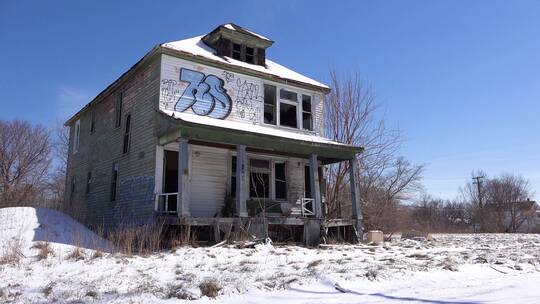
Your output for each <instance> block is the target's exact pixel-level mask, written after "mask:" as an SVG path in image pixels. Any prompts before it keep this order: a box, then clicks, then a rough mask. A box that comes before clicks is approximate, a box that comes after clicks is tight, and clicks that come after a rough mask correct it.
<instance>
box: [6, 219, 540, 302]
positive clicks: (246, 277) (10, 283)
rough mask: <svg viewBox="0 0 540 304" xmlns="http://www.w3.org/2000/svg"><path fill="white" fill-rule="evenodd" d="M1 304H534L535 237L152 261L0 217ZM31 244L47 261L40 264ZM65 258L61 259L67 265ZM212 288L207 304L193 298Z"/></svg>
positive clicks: (226, 251) (261, 249) (78, 233)
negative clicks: (8, 258) (5, 257)
mask: <svg viewBox="0 0 540 304" xmlns="http://www.w3.org/2000/svg"><path fill="white" fill-rule="evenodd" d="M14 240H20V243H21V253H22V257H21V259H20V261H18V263H0V303H50V302H56V303H176V302H179V301H180V302H181V301H187V300H185V299H192V301H189V302H193V303H276V302H279V303H540V235H533V234H529V235H525V234H514V235H510V234H485V235H482V234H476V235H472V234H462V235H458V234H454V235H452V234H441V235H435V240H434V241H430V242H420V241H411V240H399V239H396V240H394V241H392V242H389V243H384V244H383V245H381V246H369V245H333V246H329V247H325V248H316V249H308V248H303V247H297V246H272V245H258V246H257V247H256V248H251V249H237V248H234V247H221V248H208V247H206V248H190V247H182V248H179V249H176V250H174V251H170V252H164V253H159V254H154V255H150V256H145V257H141V256H126V255H121V254H108V253H104V254H103V255H102V256H100V255H98V254H95V252H96V251H94V250H92V249H84V250H83V251H82V255H79V256H78V257H76V258H74V257H73V256H72V252H73V250H74V248H76V246H74V245H75V244H77V245H79V246H81V247H85V248H106V246H107V244H106V242H105V241H104V240H101V239H99V238H98V237H96V236H95V235H93V234H92V233H91V232H90V231H88V230H86V229H85V228H84V227H83V226H81V225H80V224H78V223H77V222H75V221H73V220H72V219H70V218H69V217H67V216H65V215H63V214H61V213H58V212H54V211H50V210H46V209H37V210H36V209H33V208H5V209H0V246H1V247H0V249H1V250H0V255H2V254H4V253H5V251H6V249H7V248H9V247H10V246H12V244H13V242H14ZM38 241H41V242H43V241H48V242H50V244H51V249H52V253H51V254H50V255H49V256H48V257H47V258H46V259H41V260H39V253H40V250H39V249H38V248H32V247H35V245H36V244H38V243H39V242H38ZM70 256H71V257H70ZM205 286H213V287H214V289H215V291H216V292H217V294H218V296H217V298H215V299H211V298H208V297H206V296H203V295H201V288H203V289H204V287H205ZM336 286H337V287H338V289H340V290H341V291H340V290H338V289H336Z"/></svg>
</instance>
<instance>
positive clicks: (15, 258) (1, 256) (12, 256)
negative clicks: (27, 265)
mask: <svg viewBox="0 0 540 304" xmlns="http://www.w3.org/2000/svg"><path fill="white" fill-rule="evenodd" d="M21 258H24V254H23V253H22V241H21V240H20V239H14V240H11V241H10V242H9V243H8V244H7V245H6V246H3V247H2V251H1V252H0V265H6V264H11V265H16V264H19V262H20V261H21Z"/></svg>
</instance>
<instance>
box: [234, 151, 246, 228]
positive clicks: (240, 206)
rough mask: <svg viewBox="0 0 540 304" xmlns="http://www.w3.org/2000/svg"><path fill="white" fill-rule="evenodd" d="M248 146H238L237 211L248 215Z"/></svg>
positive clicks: (239, 213) (242, 215)
mask: <svg viewBox="0 0 540 304" xmlns="http://www.w3.org/2000/svg"><path fill="white" fill-rule="evenodd" d="M246 162H247V158H246V146H245V145H237V146H236V213H237V215H238V216H240V217H248V213H247V207H246V192H247V191H246Z"/></svg>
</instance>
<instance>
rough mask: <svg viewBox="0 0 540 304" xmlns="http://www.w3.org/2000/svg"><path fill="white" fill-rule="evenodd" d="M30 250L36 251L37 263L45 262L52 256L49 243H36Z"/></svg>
mask: <svg viewBox="0 0 540 304" xmlns="http://www.w3.org/2000/svg"><path fill="white" fill-rule="evenodd" d="M32 248H35V249H38V250H39V252H38V255H37V259H38V261H41V260H46V259H47V258H48V257H49V255H53V250H52V248H51V245H50V243H48V242H38V243H36V244H34V246H32Z"/></svg>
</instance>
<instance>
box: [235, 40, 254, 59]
mask: <svg viewBox="0 0 540 304" xmlns="http://www.w3.org/2000/svg"><path fill="white" fill-rule="evenodd" d="M232 58H233V59H236V60H240V61H244V62H247V63H251V64H255V58H256V54H255V48H253V47H249V46H246V45H243V44H239V43H234V42H233V43H232Z"/></svg>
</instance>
